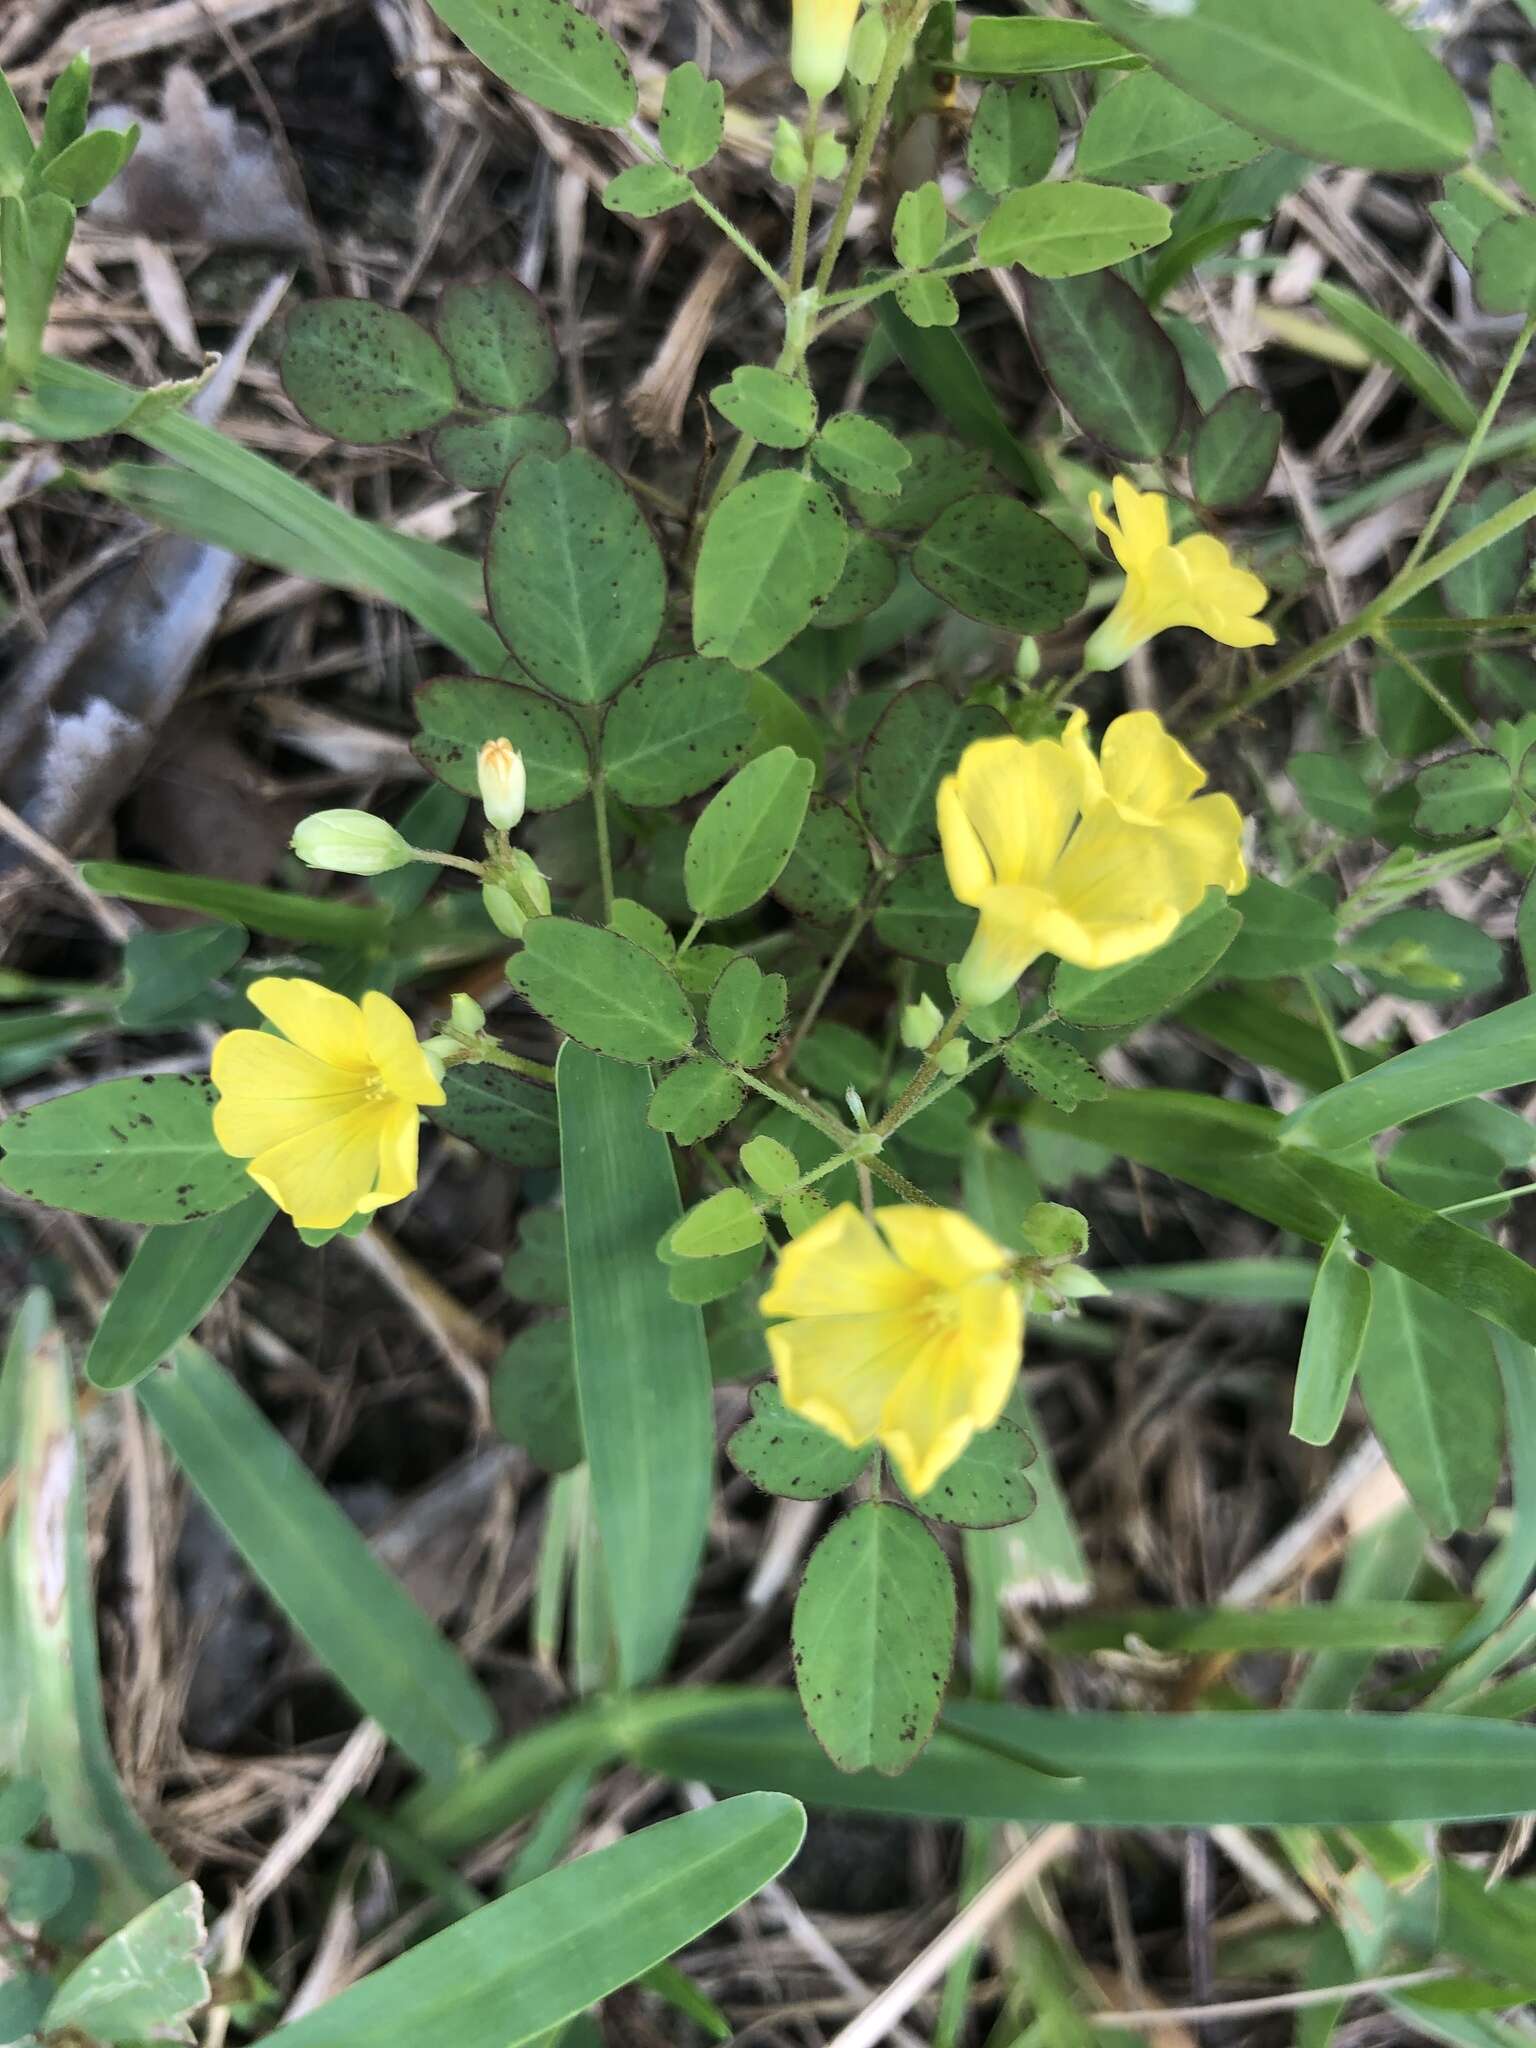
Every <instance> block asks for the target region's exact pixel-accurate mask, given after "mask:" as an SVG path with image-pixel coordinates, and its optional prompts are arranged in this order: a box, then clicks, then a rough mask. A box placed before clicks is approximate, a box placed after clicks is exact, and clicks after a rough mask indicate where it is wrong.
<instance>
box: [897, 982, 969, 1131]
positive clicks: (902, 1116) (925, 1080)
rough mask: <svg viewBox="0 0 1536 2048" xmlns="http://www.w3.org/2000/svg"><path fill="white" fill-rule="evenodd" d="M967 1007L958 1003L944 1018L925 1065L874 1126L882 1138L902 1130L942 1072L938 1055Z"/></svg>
mask: <svg viewBox="0 0 1536 2048" xmlns="http://www.w3.org/2000/svg"><path fill="white" fill-rule="evenodd" d="M967 1007H968V1006H967V1005H966V1004H965V1003H956V1005H955V1007H954V1008H953V1009H952V1010H951V1011H950V1013H949V1015H948V1017H947V1018H946V1019H945V1020H944V1027H943V1029H942V1030H941V1031H940V1033H939V1035H938V1037H937V1038H935V1039H934V1040H933V1042H932V1043H931V1044H930V1045H929V1047H928V1050H927V1051H926V1052H925V1053H924V1055H923V1063H922V1065H921V1066H920V1067H919V1068H918V1070H917V1072H916V1073H915V1074H914V1075H913V1076H912V1078H911V1080H910V1081H909V1082H908V1083H907V1085H906V1088H905V1090H904V1091H903V1092H902V1094H901V1095H900V1096H899V1097H898V1098H897V1101H896V1105H895V1107H894V1108H893V1109H888V1110H887V1111H886V1113H885V1115H884V1116H883V1117H881V1119H880V1121H879V1123H877V1124H876V1125H875V1129H876V1131H877V1132H878V1133H879V1135H880V1136H881V1137H882V1138H888V1137H889V1136H890V1134H891V1132H892V1131H896V1130H900V1128H901V1126H902V1125H903V1124H904V1123H905V1122H906V1120H907V1118H908V1117H909V1116H911V1114H912V1112H913V1111H914V1110H915V1109H916V1108H917V1107H918V1105H919V1103H920V1102H921V1101H922V1098H923V1097H924V1095H926V1094H927V1092H928V1085H929V1083H930V1082H931V1081H932V1080H933V1078H934V1076H935V1075H936V1074H937V1073H938V1071H939V1054H940V1053H941V1052H942V1051H943V1050H944V1048H945V1046H946V1045H948V1044H949V1042H950V1040H951V1039H952V1038H953V1037H954V1035H955V1033H956V1032H957V1031H958V1030H959V1029H960V1026H961V1025H962V1024H963V1023H964V1022H965V1013H966V1009H967Z"/></svg>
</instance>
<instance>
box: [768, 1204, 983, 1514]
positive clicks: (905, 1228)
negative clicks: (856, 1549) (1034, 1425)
mask: <svg viewBox="0 0 1536 2048" xmlns="http://www.w3.org/2000/svg"><path fill="white" fill-rule="evenodd" d="M1011 1264H1012V1260H1011V1257H1010V1254H1009V1253H1007V1252H1006V1251H1004V1250H1003V1249H1002V1247H1001V1246H999V1245H995V1244H994V1243H993V1242H992V1240H991V1238H990V1237H988V1236H987V1234H986V1232H985V1231H983V1230H979V1229H978V1228H977V1227H976V1225H975V1224H974V1223H972V1222H971V1220H970V1218H969V1217H968V1216H962V1215H960V1214H959V1213H958V1212H957V1211H956V1210H953V1209H927V1208H888V1209H877V1210H876V1211H875V1221H874V1223H873V1224H871V1223H868V1222H866V1221H865V1219H864V1217H863V1216H861V1215H860V1213H859V1211H858V1210H857V1209H856V1208H854V1207H853V1205H852V1204H851V1203H849V1202H844V1203H843V1204H842V1206H841V1207H840V1208H837V1209H834V1210H833V1211H832V1213H831V1215H830V1216H824V1217H823V1218H822V1219H821V1221H820V1222H819V1223H815V1224H813V1225H812V1226H811V1228H810V1229H809V1230H808V1231H806V1232H805V1234H804V1236H803V1237H797V1238H795V1239H793V1240H792V1242H791V1243H789V1244H787V1245H786V1246H785V1247H784V1250H783V1251H782V1252H781V1254H780V1255H779V1264H778V1270H777V1272H776V1273H775V1274H774V1278H773V1285H772V1286H771V1287H770V1288H769V1289H768V1291H767V1292H766V1293H765V1294H764V1295H763V1297H762V1301H761V1304H760V1305H761V1307H762V1311H763V1314H764V1315H766V1316H784V1317H787V1318H789V1320H788V1321H786V1322H782V1323H778V1324H776V1325H775V1326H773V1327H772V1328H770V1329H769V1330H768V1332H767V1339H768V1349H769V1352H770V1354H771V1355H772V1358H773V1365H774V1370H775V1372H776V1373H777V1374H778V1380H779V1391H780V1393H781V1394H782V1395H783V1397H784V1405H785V1406H786V1407H787V1408H792V1409H793V1410H794V1411H795V1413H796V1414H797V1415H803V1416H804V1417H805V1419H806V1421H807V1422H814V1423H816V1424H818V1425H819V1426H820V1427H821V1428H822V1429H825V1430H828V1431H830V1433H831V1434H832V1435H833V1436H835V1437H837V1438H838V1439H839V1440H840V1441H841V1442H843V1443H845V1444H848V1445H850V1446H857V1445H859V1444H867V1443H873V1442H875V1441H878V1442H879V1443H881V1444H882V1445H883V1446H884V1447H885V1449H886V1450H887V1451H888V1452H889V1453H890V1455H891V1459H892V1462H893V1463H894V1464H895V1466H896V1469H897V1470H898V1472H899V1473H900V1474H901V1480H902V1484H903V1485H904V1486H905V1487H906V1488H907V1491H908V1492H909V1493H911V1494H913V1495H914V1496H921V1495H922V1494H925V1493H927V1492H928V1490H929V1488H930V1487H932V1486H933V1485H934V1483H935V1482H936V1481H937V1480H938V1479H939V1478H940V1477H941V1476H942V1474H943V1473H945V1472H946V1471H947V1470H948V1469H949V1467H950V1466H951V1465H952V1464H953V1463H954V1462H955V1460H956V1458H958V1457H959V1456H960V1453H961V1452H962V1451H963V1450H964V1449H965V1447H966V1445H967V1444H968V1443H969V1442H970V1440H971V1438H972V1437H973V1436H974V1435H975V1434H976V1433H977V1431H978V1430H983V1429H990V1428H991V1426H992V1424H993V1423H994V1422H996V1420H997V1418H998V1416H999V1415H1000V1414H1001V1413H1002V1411H1003V1404H1004V1402H1005V1401H1006V1400H1007V1399H1008V1395H1009V1393H1010V1392H1011V1390H1012V1387H1013V1383H1014V1379H1015V1378H1016V1376H1017V1374H1018V1370H1019V1361H1020V1358H1021V1356H1022V1353H1023V1345H1024V1303H1023V1299H1022V1294H1021V1288H1020V1285H1019V1283H1018V1282H1016V1281H1015V1280H1014V1279H1013V1278H1012V1277H1011V1276H1010V1272H1009V1267H1010V1266H1011Z"/></svg>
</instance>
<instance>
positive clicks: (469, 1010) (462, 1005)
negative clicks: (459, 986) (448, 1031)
mask: <svg viewBox="0 0 1536 2048" xmlns="http://www.w3.org/2000/svg"><path fill="white" fill-rule="evenodd" d="M448 1018H449V1022H450V1023H451V1024H452V1025H453V1028H454V1030H455V1031H467V1032H470V1033H474V1032H476V1031H483V1030H484V1029H485V1012H484V1010H482V1009H481V1007H480V1005H479V1004H478V1003H477V1002H476V1001H475V999H474V997H473V996H467V995H465V994H464V993H463V991H462V990H461V991H460V992H459V994H458V995H456V996H455V997H454V998H453V1000H452V1002H451V1003H450V1004H449V1005H448Z"/></svg>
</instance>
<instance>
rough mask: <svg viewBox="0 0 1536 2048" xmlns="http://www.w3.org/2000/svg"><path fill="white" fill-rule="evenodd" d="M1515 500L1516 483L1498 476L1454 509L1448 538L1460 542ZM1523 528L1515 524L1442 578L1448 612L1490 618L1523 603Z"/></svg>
mask: <svg viewBox="0 0 1536 2048" xmlns="http://www.w3.org/2000/svg"><path fill="white" fill-rule="evenodd" d="M1514 501H1515V487H1514V485H1513V484H1512V483H1509V482H1507V481H1506V480H1505V479H1504V478H1502V477H1500V478H1498V479H1497V480H1496V481H1495V482H1493V483H1491V484H1488V485H1487V486H1486V487H1485V488H1484V489H1483V490H1481V491H1480V492H1479V493H1478V495H1477V496H1476V497H1475V498H1474V499H1473V500H1472V501H1471V502H1470V503H1469V504H1468V503H1463V504H1460V505H1455V506H1453V507H1452V508H1451V513H1450V517H1449V518H1448V519H1447V520H1446V523H1445V530H1446V536H1447V538H1448V539H1450V540H1462V539H1464V538H1465V537H1466V535H1467V534H1469V533H1470V532H1471V531H1472V530H1473V528H1474V527H1476V526H1481V525H1482V524H1483V523H1484V521H1485V520H1489V519H1492V518H1493V517H1494V515H1495V514H1496V513H1499V512H1504V511H1507V510H1508V508H1509V507H1510V506H1511V505H1512V504H1513V503H1514ZM1525 554H1526V536H1525V529H1524V528H1523V527H1519V526H1517V527H1516V528H1515V529H1514V530H1513V531H1512V532H1510V533H1506V534H1505V535H1504V536H1503V538H1502V539H1500V540H1496V541H1494V542H1493V544H1492V546H1490V547H1486V548H1483V549H1481V550H1480V551H1479V552H1478V553H1477V554H1475V555H1473V556H1472V557H1471V559H1470V560H1469V561H1465V562H1462V563H1461V564H1460V565H1459V566H1458V567H1457V568H1455V569H1452V570H1450V571H1449V572H1448V573H1447V574H1446V575H1444V576H1442V577H1441V579H1440V582H1439V584H1438V586H1437V588H1438V589H1439V592H1440V595H1441V597H1443V598H1444V600H1445V606H1446V610H1447V611H1450V612H1454V613H1456V615H1457V616H1458V617H1459V618H1463V619H1488V618H1494V617H1497V616H1498V615H1499V614H1500V613H1501V612H1512V611H1515V610H1517V609H1518V607H1519V598H1520V586H1521V584H1522V582H1523V581H1524V580H1525Z"/></svg>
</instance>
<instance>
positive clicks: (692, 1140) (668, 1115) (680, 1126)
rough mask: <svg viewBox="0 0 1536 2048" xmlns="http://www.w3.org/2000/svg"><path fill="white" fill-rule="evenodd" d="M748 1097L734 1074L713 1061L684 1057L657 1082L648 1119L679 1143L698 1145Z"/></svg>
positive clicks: (651, 1125)
mask: <svg viewBox="0 0 1536 2048" xmlns="http://www.w3.org/2000/svg"><path fill="white" fill-rule="evenodd" d="M746 1099H747V1091H746V1089H745V1088H744V1087H743V1086H742V1084H741V1083H740V1081H738V1080H737V1079H736V1076H735V1075H734V1074H728V1073H727V1072H726V1070H725V1068H724V1067H721V1066H717V1065H716V1063H715V1062H714V1061H713V1060H706V1059H689V1060H684V1061H683V1064H682V1065H681V1066H680V1067H674V1068H673V1069H672V1071H671V1073H670V1074H668V1075H667V1077H666V1078H665V1080H663V1081H661V1082H659V1083H658V1084H657V1088H656V1093H655V1094H654V1095H653V1096H652V1097H651V1101H650V1107H649V1108H648V1109H647V1110H646V1113H645V1120H646V1122H647V1123H648V1124H649V1125H650V1127H651V1129H652V1130H653V1131H665V1132H666V1133H667V1135H668V1137H669V1138H671V1139H672V1140H673V1142H674V1143H675V1144H678V1145H697V1144H698V1143H699V1141H700V1139H702V1138H708V1137H711V1136H712V1135H713V1134H714V1133H715V1132H716V1131H718V1130H719V1129H720V1127H721V1125H722V1124H728V1123H729V1122H730V1121H731V1119H732V1117H734V1116H735V1115H736V1114H737V1112H738V1111H739V1110H740V1108H741V1105H742V1104H743V1103H744V1102H745V1101H746Z"/></svg>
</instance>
